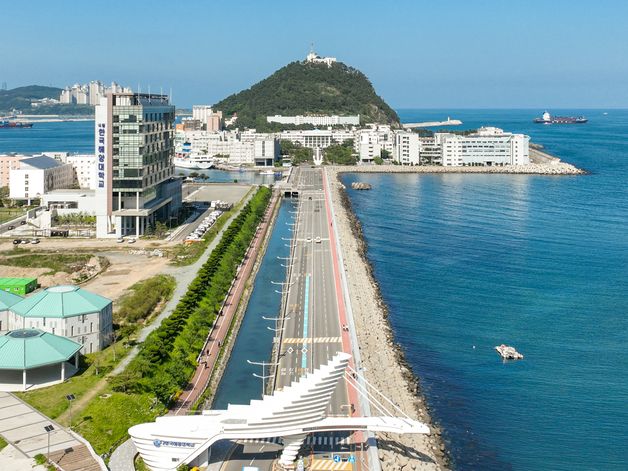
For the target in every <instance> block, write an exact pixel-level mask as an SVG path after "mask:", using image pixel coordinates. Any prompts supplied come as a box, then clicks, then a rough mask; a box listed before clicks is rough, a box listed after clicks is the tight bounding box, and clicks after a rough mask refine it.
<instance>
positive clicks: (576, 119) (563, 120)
mask: <svg viewBox="0 0 628 471" xmlns="http://www.w3.org/2000/svg"><path fill="white" fill-rule="evenodd" d="M587 121H589V120H588V119H587V118H585V117H584V116H552V115H550V114H549V113H548V112H547V111H546V112H545V113H543V116H541V117H540V118H535V119H534V122H535V123H538V124H584V123H586V122H587Z"/></svg>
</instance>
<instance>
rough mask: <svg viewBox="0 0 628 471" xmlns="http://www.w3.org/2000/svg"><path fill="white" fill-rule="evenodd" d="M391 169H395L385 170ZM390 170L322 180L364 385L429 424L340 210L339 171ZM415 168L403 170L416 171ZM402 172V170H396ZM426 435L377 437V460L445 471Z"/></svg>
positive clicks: (433, 439) (362, 253)
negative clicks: (330, 209) (326, 188)
mask: <svg viewBox="0 0 628 471" xmlns="http://www.w3.org/2000/svg"><path fill="white" fill-rule="evenodd" d="M389 167H392V168H398V167H396V166H395V167H393V166H389ZM389 167H382V166H372V167H366V166H361V167H328V168H326V169H325V171H326V172H327V181H328V184H329V190H330V192H331V201H332V205H333V209H334V216H335V218H334V221H335V222H334V227H335V231H336V233H337V234H338V238H339V241H340V249H341V252H342V261H343V263H344V266H343V267H342V268H343V269H344V272H345V278H346V282H347V284H348V292H349V298H350V299H349V301H350V305H351V309H352V314H353V316H352V318H353V322H354V324H355V331H356V334H357V340H358V345H359V350H360V357H361V364H362V368H363V370H362V371H363V372H364V374H365V376H366V378H367V379H368V381H369V382H370V383H371V384H373V385H374V386H375V387H376V388H377V389H378V390H379V391H381V392H382V393H383V394H384V395H385V396H387V397H389V398H390V399H391V400H392V401H393V402H394V403H395V404H396V405H398V406H399V407H400V408H401V409H403V410H404V411H406V412H407V413H408V414H409V415H410V416H411V417H413V418H416V419H418V420H420V421H422V422H424V423H427V424H430V422H431V420H430V416H429V412H428V410H427V407H426V405H425V400H424V398H423V397H422V395H421V392H420V389H419V386H418V382H417V379H416V378H415V377H414V375H413V374H412V372H411V371H410V369H409V368H408V367H407V366H406V364H405V361H404V359H403V356H402V354H401V352H399V351H398V349H397V347H396V346H395V344H394V339H393V335H392V331H391V328H390V325H389V323H388V320H387V309H386V306H385V304H384V303H383V301H382V298H381V295H380V292H379V286H378V285H377V282H376V281H375V279H374V277H373V274H372V271H371V267H370V265H369V263H368V261H367V259H366V248H365V245H364V241H363V239H362V233H361V229H360V225H359V221H358V220H357V219H356V217H355V216H354V214H353V212H352V211H351V210H350V208H348V207H347V206H346V205H345V201H344V198H343V196H344V195H343V193H344V189H343V188H342V185H341V183H340V182H339V181H338V179H337V174H338V172H339V171H354V170H355V169H359V170H364V169H367V170H366V171H371V172H376V171H379V172H382V171H384V172H385V171H386V170H385V169H387V168H389ZM416 168H418V167H408V169H416ZM400 169H401V170H403V169H404V168H403V167H401V168H400ZM430 428H431V429H432V434H431V435H395V434H386V433H380V434H377V444H378V453H379V459H380V462H381V465H382V469H383V470H384V471H387V470H391V471H393V470H395V471H396V470H400V469H402V468H403V469H421V470H440V469H445V466H446V465H445V458H444V450H445V447H444V444H443V443H442V441H441V440H440V437H439V431H438V429H437V428H436V427H434V426H433V425H432V426H431V427H430Z"/></svg>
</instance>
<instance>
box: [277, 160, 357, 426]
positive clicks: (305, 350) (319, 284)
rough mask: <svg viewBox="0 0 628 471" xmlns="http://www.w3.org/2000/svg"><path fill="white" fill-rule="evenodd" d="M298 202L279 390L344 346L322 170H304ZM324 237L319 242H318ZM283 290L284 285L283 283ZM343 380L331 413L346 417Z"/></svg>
mask: <svg viewBox="0 0 628 471" xmlns="http://www.w3.org/2000/svg"><path fill="white" fill-rule="evenodd" d="M298 188H299V195H300V196H299V200H298V203H297V207H298V210H297V214H296V215H295V218H294V224H295V225H294V226H292V228H291V229H292V230H293V236H295V234H296V239H295V241H294V244H295V245H294V248H293V257H292V263H293V265H292V270H291V276H290V280H289V285H287V286H284V287H283V288H284V290H285V289H286V288H287V289H288V291H289V292H288V300H287V320H286V321H285V323H284V330H283V333H282V344H281V349H280V365H279V367H278V368H277V378H276V383H275V389H281V388H283V387H285V386H287V385H289V384H290V383H291V382H292V381H295V380H296V379H298V378H299V377H301V376H303V375H304V374H305V373H307V372H308V371H313V370H314V369H316V368H318V367H319V366H320V365H322V364H325V363H327V361H328V360H330V359H331V358H332V357H333V356H334V355H335V354H336V353H337V352H339V351H341V350H342V341H341V337H340V335H341V325H340V321H339V318H338V304H337V302H336V295H335V288H334V275H333V267H332V258H331V250H330V240H329V231H328V228H327V215H326V212H325V201H324V195H323V180H322V171H321V170H320V169H317V168H316V169H310V168H301V171H300V174H299V181H298ZM319 241H320V242H319ZM279 288H281V287H279ZM347 404H348V397H347V392H346V387H345V385H344V384H341V385H339V387H338V389H337V390H336V391H335V392H334V396H333V397H332V402H331V404H330V409H329V410H328V414H331V415H346V412H347V408H348V406H347Z"/></svg>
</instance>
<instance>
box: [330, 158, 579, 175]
mask: <svg viewBox="0 0 628 471" xmlns="http://www.w3.org/2000/svg"><path fill="white" fill-rule="evenodd" d="M328 169H329V170H331V171H332V172H334V173H341V172H350V173H503V174H510V175H512V174H519V175H586V174H587V173H588V172H587V171H586V170H582V169H579V168H578V167H575V166H573V165H571V164H568V163H566V162H561V161H558V160H556V161H552V162H549V163H531V164H528V165H506V166H504V167H443V166H440V165H416V166H409V165H352V166H344V167H343V166H333V167H328Z"/></svg>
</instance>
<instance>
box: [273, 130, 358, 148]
mask: <svg viewBox="0 0 628 471" xmlns="http://www.w3.org/2000/svg"><path fill="white" fill-rule="evenodd" d="M278 136H279V138H280V139H281V140H286V141H290V142H292V143H294V144H301V146H303V147H309V148H311V149H315V148H317V147H319V148H321V149H324V148H326V147H329V146H330V145H332V144H342V143H343V142H345V141H346V140H347V139H355V132H354V131H353V130H345V129H312V130H294V131H282V132H281V133H279V134H278Z"/></svg>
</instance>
